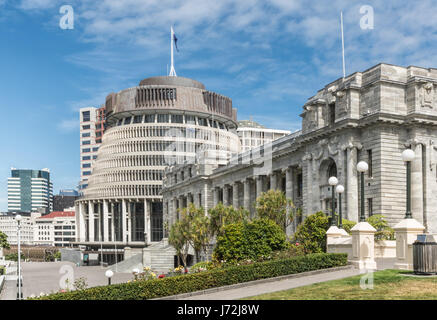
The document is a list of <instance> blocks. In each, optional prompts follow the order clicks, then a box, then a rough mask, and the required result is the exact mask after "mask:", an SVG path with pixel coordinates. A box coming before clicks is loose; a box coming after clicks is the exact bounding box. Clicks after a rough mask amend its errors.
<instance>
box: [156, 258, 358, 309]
mask: <svg viewBox="0 0 437 320" xmlns="http://www.w3.org/2000/svg"><path fill="white" fill-rule="evenodd" d="M349 269H354V266H353V265H350V264H348V265H346V266H341V267H334V268H328V269H318V270H313V271H306V272H301V273H294V274H289V275H285V276H280V277H275V278H266V279H260V280H254V281H248V282H243V283H236V284H231V285H228V286H223V287H216V288H210V289H205V290H201V291H194V292H188V293H182V294H177V295H173V296H166V297H160V298H154V299H150V300H177V299H183V298H188V297H193V296H201V295H204V294H208V293H215V292H220V291H227V290H232V289H238V288H245V287H250V286H254V285H257V284H262V283H270V282H274V281H281V280H286V279H293V278H301V277H306V276H312V275H315V274H322V273H330V272H335V271H342V270H349Z"/></svg>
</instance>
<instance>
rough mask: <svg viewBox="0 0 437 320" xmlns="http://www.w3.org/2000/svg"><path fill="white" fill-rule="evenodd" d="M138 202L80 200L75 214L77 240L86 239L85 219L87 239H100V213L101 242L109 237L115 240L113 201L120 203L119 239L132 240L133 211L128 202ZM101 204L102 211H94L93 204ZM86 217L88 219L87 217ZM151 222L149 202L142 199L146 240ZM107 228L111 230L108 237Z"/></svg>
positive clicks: (149, 239)
mask: <svg viewBox="0 0 437 320" xmlns="http://www.w3.org/2000/svg"><path fill="white" fill-rule="evenodd" d="M132 202H133V203H138V201H128V200H124V199H123V200H121V202H109V201H108V200H102V201H92V200H90V201H82V202H79V204H78V212H79V214H78V215H76V219H77V220H78V221H77V226H78V230H77V232H76V234H77V238H78V241H79V242H85V241H86V228H87V225H86V221H87V220H88V241H89V242H95V241H96V239H97V238H99V239H100V236H101V234H102V230H101V227H102V221H101V220H100V219H101V215H102V218H103V239H101V241H103V242H109V238H111V239H112V241H115V214H116V213H115V210H114V209H115V206H114V204H115V203H118V204H119V205H121V223H120V226H121V230H122V232H121V236H122V238H121V241H122V242H125V241H127V242H132V231H133V220H134V219H133V213H132V212H131V211H130V210H129V204H130V203H132ZM96 203H98V204H102V209H103V210H102V212H99V211H100V210H98V211H97V212H94V211H95V210H94V204H96ZM86 206H88V215H86V210H85V208H86ZM109 206H111V207H112V209H111V212H110V210H109ZM110 217H111V228H109V218H110ZM87 218H88V219H87ZM96 220H97V223H98V224H99V228H98V230H99V232H100V234H99V237H97V236H96V234H95V223H96ZM150 226H151V222H150V203H149V200H147V199H144V230H145V231H146V232H147V238H148V239H147V242H148V243H150V241H151V227H150ZM109 230H111V237H109Z"/></svg>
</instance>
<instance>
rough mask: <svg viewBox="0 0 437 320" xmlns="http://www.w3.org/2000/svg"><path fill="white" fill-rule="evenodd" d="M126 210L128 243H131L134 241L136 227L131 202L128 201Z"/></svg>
mask: <svg viewBox="0 0 437 320" xmlns="http://www.w3.org/2000/svg"><path fill="white" fill-rule="evenodd" d="M134 208H136V206H134ZM126 210H127V223H126V228H127V241H128V243H131V242H132V241H133V237H132V230H133V228H134V218H133V217H132V215H133V212H132V206H131V203H130V202H127V203H126ZM123 241H124V240H123Z"/></svg>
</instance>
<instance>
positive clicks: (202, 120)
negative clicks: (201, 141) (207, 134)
mask: <svg viewBox="0 0 437 320" xmlns="http://www.w3.org/2000/svg"><path fill="white" fill-rule="evenodd" d="M197 120H198V123H199V126H204V127H207V126H208V121H207V120H206V119H205V118H198V119H197Z"/></svg>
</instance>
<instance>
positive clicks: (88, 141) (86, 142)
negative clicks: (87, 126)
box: [82, 140, 91, 144]
mask: <svg viewBox="0 0 437 320" xmlns="http://www.w3.org/2000/svg"><path fill="white" fill-rule="evenodd" d="M82 144H91V141H90V140H85V141H82Z"/></svg>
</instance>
